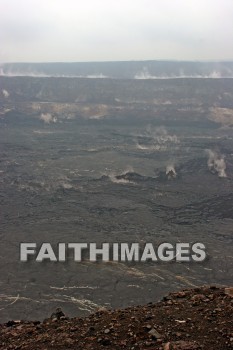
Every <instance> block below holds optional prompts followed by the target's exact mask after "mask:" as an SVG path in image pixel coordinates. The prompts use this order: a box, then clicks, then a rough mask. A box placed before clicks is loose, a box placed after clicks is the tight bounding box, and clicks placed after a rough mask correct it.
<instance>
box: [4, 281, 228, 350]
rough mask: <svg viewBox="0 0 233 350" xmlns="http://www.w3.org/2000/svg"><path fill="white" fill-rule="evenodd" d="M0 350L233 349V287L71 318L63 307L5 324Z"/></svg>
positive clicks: (183, 293) (184, 293) (193, 291)
mask: <svg viewBox="0 0 233 350" xmlns="http://www.w3.org/2000/svg"><path fill="white" fill-rule="evenodd" d="M0 349H28V350H29V349H30V350H32V349H33V350H34V349H43V350H46V349H47V350H49V349H76V350H78V349H80V350H81V349H113V350H114V349H134V350H136V349H154V350H156V349H158V350H160V349H161V350H198V349H202V350H227V349H233V288H218V287H215V286H211V287H202V288H195V289H190V290H183V291H180V292H177V293H172V294H169V295H168V296H166V297H164V298H163V300H162V301H160V302H158V303H155V304H153V303H149V304H147V305H145V306H135V307H130V308H127V309H124V310H105V309H103V310H102V309H101V310H99V311H97V312H96V313H94V314H92V315H90V316H89V317H86V318H69V317H67V316H66V315H64V313H63V312H62V310H61V309H60V308H58V309H57V310H56V312H55V313H53V314H52V315H51V317H50V318H49V319H45V320H44V321H43V322H39V321H31V322H29V321H9V322H7V323H5V324H2V325H0Z"/></svg>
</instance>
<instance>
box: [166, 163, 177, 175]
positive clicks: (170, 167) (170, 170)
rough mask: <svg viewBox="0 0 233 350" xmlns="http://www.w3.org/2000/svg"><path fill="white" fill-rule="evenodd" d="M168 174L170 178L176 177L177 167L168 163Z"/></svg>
mask: <svg viewBox="0 0 233 350" xmlns="http://www.w3.org/2000/svg"><path fill="white" fill-rule="evenodd" d="M166 175H167V176H168V178H174V177H176V176H177V173H176V169H175V167H174V165H173V164H169V165H167V167H166Z"/></svg>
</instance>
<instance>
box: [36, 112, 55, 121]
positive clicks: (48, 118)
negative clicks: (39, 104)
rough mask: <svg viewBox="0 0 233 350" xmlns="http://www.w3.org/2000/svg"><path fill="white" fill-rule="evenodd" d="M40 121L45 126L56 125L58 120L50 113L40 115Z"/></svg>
mask: <svg viewBox="0 0 233 350" xmlns="http://www.w3.org/2000/svg"><path fill="white" fill-rule="evenodd" d="M40 120H42V121H43V122H44V123H45V124H50V123H56V122H57V118H56V117H53V116H52V114H50V113H42V114H41V115H40Z"/></svg>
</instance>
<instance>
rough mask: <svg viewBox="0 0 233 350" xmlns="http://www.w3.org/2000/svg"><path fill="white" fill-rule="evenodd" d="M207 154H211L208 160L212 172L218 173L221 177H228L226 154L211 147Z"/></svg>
mask: <svg viewBox="0 0 233 350" xmlns="http://www.w3.org/2000/svg"><path fill="white" fill-rule="evenodd" d="M207 154H208V156H209V158H208V161H207V165H208V168H209V170H210V171H211V172H212V173H213V172H214V173H217V174H218V176H219V177H227V175H226V163H225V160H224V156H223V155H221V154H218V153H216V152H215V151H212V150H210V149H208V150H207Z"/></svg>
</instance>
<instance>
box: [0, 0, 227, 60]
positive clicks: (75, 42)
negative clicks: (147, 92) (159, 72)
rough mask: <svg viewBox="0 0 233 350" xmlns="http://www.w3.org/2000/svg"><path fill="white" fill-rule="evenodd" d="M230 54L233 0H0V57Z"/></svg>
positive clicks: (212, 57)
mask: <svg viewBox="0 0 233 350" xmlns="http://www.w3.org/2000/svg"><path fill="white" fill-rule="evenodd" d="M141 59H142V60H149V59H179V60H209V59H210V60H219V59H221V60H232V59H233V0H0V62H22V61H26V62H29V61H30V62H41V61H43V62H44V61H115V60H141Z"/></svg>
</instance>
